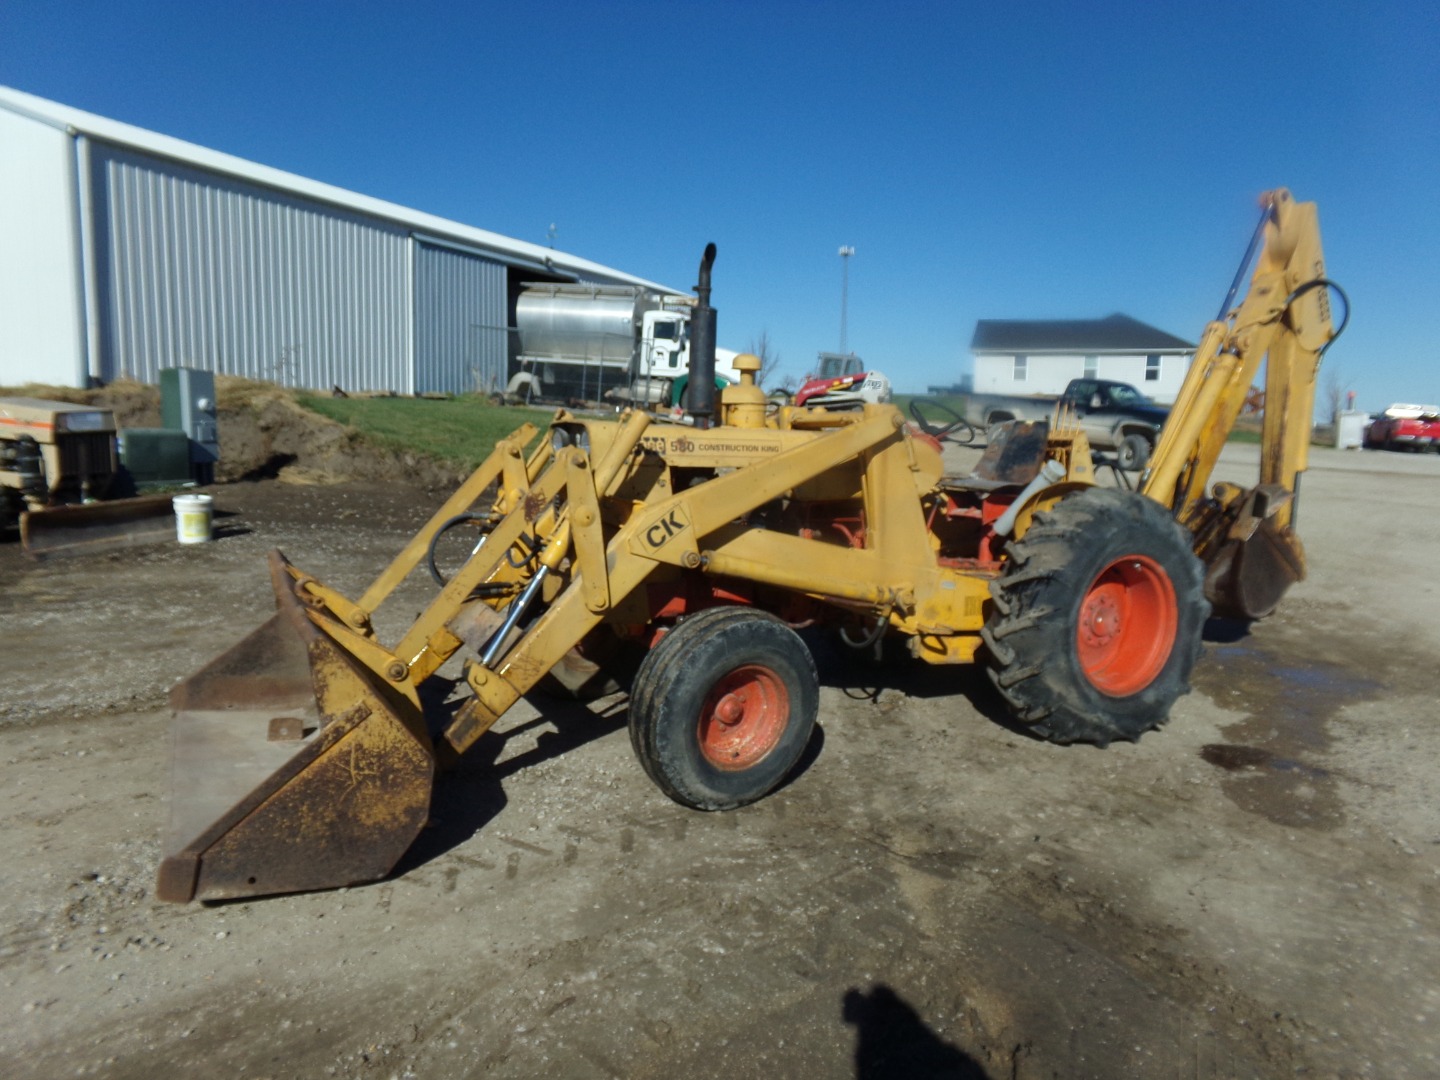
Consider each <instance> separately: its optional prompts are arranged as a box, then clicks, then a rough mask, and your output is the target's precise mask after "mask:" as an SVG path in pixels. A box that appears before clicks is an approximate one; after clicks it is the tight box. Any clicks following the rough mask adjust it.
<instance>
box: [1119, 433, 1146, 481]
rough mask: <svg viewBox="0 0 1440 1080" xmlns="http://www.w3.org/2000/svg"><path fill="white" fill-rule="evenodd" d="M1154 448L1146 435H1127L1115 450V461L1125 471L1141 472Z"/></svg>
mask: <svg viewBox="0 0 1440 1080" xmlns="http://www.w3.org/2000/svg"><path fill="white" fill-rule="evenodd" d="M1152 449H1153V447H1152V446H1151V445H1150V440H1149V439H1147V438H1146V437H1145V436H1144V435H1138V434H1131V435H1126V436H1125V437H1124V438H1123V439H1121V440H1120V446H1119V449H1117V450H1116V452H1115V462H1116V464H1117V465H1119V466H1120V468H1121V469H1122V470H1123V471H1125V472H1139V471H1140V470H1141V469H1143V468H1145V466H1146V464H1148V463H1149V461H1150V452H1151V450H1152Z"/></svg>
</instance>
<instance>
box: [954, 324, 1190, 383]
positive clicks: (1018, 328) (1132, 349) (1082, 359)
mask: <svg viewBox="0 0 1440 1080" xmlns="http://www.w3.org/2000/svg"><path fill="white" fill-rule="evenodd" d="M970 351H971V353H972V354H974V357H975V392H976V393H978V394H1059V393H1060V392H1061V391H1063V390H1064V389H1065V385H1066V384H1067V383H1068V382H1069V381H1070V380H1071V379H1079V378H1086V379H1115V380H1117V381H1119V382H1127V383H1130V384H1132V385H1133V386H1135V387H1137V388H1138V389H1139V390H1140V392H1141V393H1143V394H1144V395H1145V396H1146V397H1149V398H1152V399H1154V400H1155V401H1156V402H1158V403H1159V404H1162V405H1170V404H1173V403H1174V401H1175V395H1176V394H1178V393H1179V392H1180V384H1181V383H1182V382H1184V380H1185V372H1186V371H1187V370H1188V369H1189V367H1190V359H1191V357H1192V356H1193V355H1194V353H1195V346H1194V345H1193V344H1191V343H1190V342H1188V341H1183V340H1182V339H1180V338H1178V337H1175V336H1174V335H1173V334H1167V333H1165V331H1163V330H1157V329H1156V328H1155V327H1153V326H1149V325H1147V324H1145V323H1143V322H1140V321H1139V320H1138V319H1132V318H1130V316H1128V315H1119V314H1116V315H1110V316H1108V317H1107V318H1104V319H980V320H979V321H977V322H976V323H975V336H974V338H973V339H972V340H971V342H970Z"/></svg>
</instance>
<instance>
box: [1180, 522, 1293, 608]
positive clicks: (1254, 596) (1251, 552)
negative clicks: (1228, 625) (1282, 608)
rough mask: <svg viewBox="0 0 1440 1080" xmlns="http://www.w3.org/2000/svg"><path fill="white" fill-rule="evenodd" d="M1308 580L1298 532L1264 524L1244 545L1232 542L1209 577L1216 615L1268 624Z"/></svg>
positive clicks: (1240, 541) (1236, 540)
mask: <svg viewBox="0 0 1440 1080" xmlns="http://www.w3.org/2000/svg"><path fill="white" fill-rule="evenodd" d="M1304 578H1305V551H1304V548H1302V547H1301V546H1300V538H1299V537H1298V536H1296V535H1295V533H1294V531H1293V530H1290V529H1280V528H1277V527H1276V526H1275V523H1274V522H1273V521H1265V522H1262V523H1261V524H1260V525H1259V527H1258V528H1256V529H1255V530H1254V532H1252V533H1251V534H1250V535H1249V536H1248V537H1245V538H1244V539H1239V538H1232V539H1228V540H1226V541H1225V542H1224V544H1222V545H1221V547H1220V549H1219V551H1217V552H1216V555H1215V558H1214V560H1213V561H1212V562H1211V563H1210V565H1209V566H1208V567H1207V568H1206V572H1205V598H1206V599H1207V600H1209V601H1210V606H1211V608H1212V609H1213V610H1214V612H1215V614H1216V615H1222V616H1224V617H1226V618H1231V619H1263V618H1264V617H1265V616H1266V615H1269V614H1270V613H1271V612H1272V611H1274V610H1275V608H1276V607H1278V606H1279V604H1280V600H1281V598H1282V597H1283V596H1284V595H1285V593H1286V592H1287V591H1288V590H1289V588H1290V586H1291V585H1294V584H1295V583H1296V582H1297V581H1302V580H1304Z"/></svg>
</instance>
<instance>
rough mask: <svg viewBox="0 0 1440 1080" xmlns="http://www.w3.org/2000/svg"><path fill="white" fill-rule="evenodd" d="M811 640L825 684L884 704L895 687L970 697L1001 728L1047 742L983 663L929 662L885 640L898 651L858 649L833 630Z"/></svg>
mask: <svg viewBox="0 0 1440 1080" xmlns="http://www.w3.org/2000/svg"><path fill="white" fill-rule="evenodd" d="M803 636H804V637H805V643H806V644H807V645H808V646H809V647H810V652H811V655H812V656H814V657H815V667H816V670H817V672H818V673H819V676H820V684H821V685H822V686H829V687H833V688H834V689H837V690H839V691H841V692H842V693H844V694H845V696H846V697H850V698H854V699H856V700H860V701H863V700H869V701H871V702H873V703H874V704H876V705H877V706H879V705H880V696H881V694H883V693H884V692H885V691H886V690H894V691H897V692H899V693H902V694H904V695H905V696H907V697H914V698H938V697H953V696H954V695H956V694H962V695H964V697H965V699H966V700H967V701H969V702H970V705H971V707H972V708H973V709H974V710H975V711H976V712H978V713H979V714H980V715H981V716H983V717H985V719H986V720H989V721H990V722H991V723H992V724H995V725H996V726H997V727H1002V728H1004V729H1005V730H1006V731H1008V732H1010V733H1011V734H1014V735H1017V736H1021V737H1023V738H1026V739H1030V740H1032V741H1035V742H1043V741H1044V740H1043V739H1042V738H1041V737H1040V736H1038V735H1036V734H1035V733H1034V732H1032V731H1031V730H1030V729H1029V728H1027V727H1026V726H1025V725H1023V724H1019V723H1017V722H1016V721H1015V720H1014V719H1013V718H1012V717H1011V715H1010V710H1009V708H1008V707H1007V706H1006V704H1005V700H1004V699H1003V698H1002V697H1001V696H1000V694H999V692H998V691H997V690H996V689H995V686H994V684H993V683H991V682H990V679H989V677H988V676H987V675H986V674H985V671H984V669H983V667H982V665H979V664H948V665H934V664H926V663H924V662H923V661H920V660H916V659H914V658H912V657H910V656H908V655H905V654H904V653H903V651H902V648H903V647H902V646H900V645H898V644H895V643H892V642H885V643H882V644H884V645H886V646H888V647H890V648H892V649H894V654H891V655H886V654H884V653H882V654H881V655H878V656H877V655H874V654H873V652H872V651H871V650H865V651H864V652H858V651H857V650H855V649H852V648H849V647H848V646H846V645H843V644H841V643H840V642H838V641H837V640H836V639H835V636H834V635H832V634H823V633H821V634H816V633H813V632H807V633H806V634H805V635H803Z"/></svg>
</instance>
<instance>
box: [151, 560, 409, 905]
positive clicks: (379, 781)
mask: <svg viewBox="0 0 1440 1080" xmlns="http://www.w3.org/2000/svg"><path fill="white" fill-rule="evenodd" d="M270 567H271V576H272V578H273V582H274V585H275V596H276V607H277V611H276V613H275V614H274V615H273V616H271V618H270V619H269V620H268V621H266V622H265V623H264V624H263V625H261V626H260V627H259V628H258V629H257V630H255V631H254V632H253V633H251V634H250V635H249V636H248V637H246V638H245V639H244V640H243V641H241V642H240V643H239V644H237V645H235V646H234V647H233V648H231V649H229V650H227V651H226V652H224V653H221V654H220V655H219V656H218V657H216V658H215V659H214V660H212V661H211V662H210V663H209V664H207V665H206V666H205V667H203V668H202V669H201V670H200V671H198V672H196V673H195V674H194V675H192V676H191V677H190V678H189V679H187V680H186V681H184V682H182V683H180V684H179V685H178V686H176V687H175V689H174V690H173V691H171V705H172V706H173V708H174V710H175V719H174V726H173V729H172V742H173V746H172V754H173V757H172V777H171V788H172V790H171V800H170V826H169V830H168V833H167V836H166V842H165V858H164V861H163V862H162V863H161V866H160V872H159V882H158V886H157V889H156V892H157V895H158V896H159V897H160V899H162V900H169V901H174V902H177V903H184V902H186V901H189V900H216V899H224V898H229V897H237V896H259V895H266V894H271V893H284V892H300V891H304V890H309V889H326V888H334V887H338V886H341V885H350V884H355V883H359V882H364V881H373V880H375V879H377V878H381V877H383V876H384V875H386V874H387V873H389V872H390V870H391V869H393V868H394V866H395V864H396V862H398V861H399V859H400V857H401V855H403V854H404V852H405V850H406V849H407V848H409V846H410V845H411V843H413V841H414V840H415V837H416V836H417V835H418V834H419V832H420V829H421V828H422V827H423V826H424V824H425V821H426V818H427V816H428V813H429V807H430V792H431V782H432V778H433V775H434V755H433V752H432V748H431V743H430V738H429V736H428V734H427V733H426V729H425V723H424V717H423V715H422V714H421V712H420V710H419V709H418V708H417V707H416V705H415V704H414V703H413V702H412V701H411V700H410V699H408V698H407V697H406V696H405V695H404V694H402V693H399V692H398V691H396V690H395V689H393V688H392V687H391V686H390V685H389V684H388V683H386V682H385V681H384V680H383V679H381V678H379V677H378V676H376V675H374V674H373V673H371V672H370V671H369V670H368V669H367V668H366V667H365V666H364V665H363V664H361V663H360V662H359V661H358V660H356V659H355V658H354V657H353V656H351V655H350V654H349V653H347V652H346V651H345V650H344V649H342V648H341V647H340V646H339V645H338V644H337V643H336V642H335V641H334V640H333V639H331V638H330V637H329V635H327V634H325V633H324V632H322V631H321V630H320V629H319V628H317V627H316V626H315V624H314V623H313V622H311V620H310V618H309V617H308V615H307V614H306V609H305V607H304V605H303V604H302V603H301V602H300V600H299V598H298V597H297V596H296V593H295V590H294V582H293V580H292V578H291V576H290V574H289V571H288V564H287V563H286V562H285V560H284V557H283V556H281V555H280V553H279V552H275V553H273V554H272V555H271V561H270Z"/></svg>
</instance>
